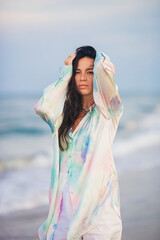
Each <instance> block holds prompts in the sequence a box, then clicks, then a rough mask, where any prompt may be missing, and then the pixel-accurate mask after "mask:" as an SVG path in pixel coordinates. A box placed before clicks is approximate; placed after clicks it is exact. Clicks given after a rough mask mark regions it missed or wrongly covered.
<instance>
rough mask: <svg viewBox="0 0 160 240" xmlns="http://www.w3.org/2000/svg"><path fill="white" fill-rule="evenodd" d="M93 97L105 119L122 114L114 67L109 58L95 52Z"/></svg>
mask: <svg viewBox="0 0 160 240" xmlns="http://www.w3.org/2000/svg"><path fill="white" fill-rule="evenodd" d="M93 72H94V79H93V96H94V100H95V103H96V104H97V106H98V108H99V109H100V111H101V112H102V114H103V115H104V116H105V118H106V119H108V120H109V119H113V118H114V117H116V116H120V115H121V114H122V112H123V104H122V101H121V98H120V95H119V93H118V86H117V84H116V82H115V66H114V64H113V63H112V62H111V60H110V58H109V56H107V55H106V54H105V53H103V52H97V53H96V58H95V62H94V69H93Z"/></svg>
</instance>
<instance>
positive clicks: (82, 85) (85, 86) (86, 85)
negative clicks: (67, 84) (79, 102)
mask: <svg viewBox="0 0 160 240" xmlns="http://www.w3.org/2000/svg"><path fill="white" fill-rule="evenodd" d="M79 86H80V87H87V86H88V85H79Z"/></svg>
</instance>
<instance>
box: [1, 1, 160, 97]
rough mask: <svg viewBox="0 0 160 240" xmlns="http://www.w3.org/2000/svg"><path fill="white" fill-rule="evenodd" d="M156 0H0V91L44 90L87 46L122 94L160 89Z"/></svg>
mask: <svg viewBox="0 0 160 240" xmlns="http://www.w3.org/2000/svg"><path fill="white" fill-rule="evenodd" d="M159 23H160V2H159V1H158V0H152V1H151V0H148V1H146V0H134V1H128V0H121V1H118V0H112V1H108V0H97V1H95V0H81V1H76V0H66V1H64V0H52V1H51V0H34V1H33V0H27V1H26V0H4V1H2V0H0V52H1V55H2V57H1V59H0V93H1V94H4V95H5V94H7V95H8V94H33V95H34V94H42V91H43V89H44V88H45V87H46V86H48V85H49V84H50V83H51V82H53V81H55V80H57V78H59V69H60V67H61V66H62V65H63V63H64V60H65V58H67V56H68V55H69V54H70V53H73V52H74V51H75V49H76V48H77V47H80V46H82V45H91V46H93V47H94V48H95V49H96V50H98V51H103V52H104V53H106V54H107V55H108V56H109V57H110V59H111V61H112V62H113V63H114V65H115V68H116V73H115V80H116V82H117V85H118V87H119V91H120V92H122V93H148V92H151V93H155V92H160V80H159V76H160V67H159V62H160V61H159V52H160V51H159V50H160V49H159V48H160V47H159V43H160V31H159Z"/></svg>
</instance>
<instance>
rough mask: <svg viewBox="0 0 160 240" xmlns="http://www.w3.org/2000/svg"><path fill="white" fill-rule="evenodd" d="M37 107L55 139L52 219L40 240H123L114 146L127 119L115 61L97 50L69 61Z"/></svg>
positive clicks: (88, 50)
mask: <svg viewBox="0 0 160 240" xmlns="http://www.w3.org/2000/svg"><path fill="white" fill-rule="evenodd" d="M64 63H65V64H64V67H63V74H62V76H61V77H60V78H59V79H58V80H57V81H56V82H54V83H52V84H51V85H49V86H48V87H47V88H46V89H45V90H44V92H43V96H42V97H41V98H40V100H39V102H38V103H37V104H36V105H35V111H36V113H37V114H39V115H40V117H41V118H42V119H43V120H45V121H46V122H47V123H48V124H49V126H50V128H51V131H52V134H53V156H54V157H53V158H54V159H53V165H52V170H51V182H50V190H49V213H48V217H47V219H46V221H45V222H44V223H43V224H42V225H41V226H40V228H39V230H38V232H39V238H40V240H53V239H54V240H62V239H63V240H64V239H67V240H80V239H83V240H94V239H96V240H97V239H100V240H103V239H105V240H119V239H121V234H122V219H121V213H120V198H119V185H118V180H117V172H116V168H115V164H114V160H113V156H112V143H113V140H114V137H115V134H116V131H117V127H118V123H119V120H120V118H121V116H122V113H123V104H122V102H121V99H120V96H119V94H118V87H117V85H116V83H115V79H114V74H115V67H114V65H113V64H112V62H111V61H110V58H109V57H108V56H107V55H106V54H104V53H103V52H98V51H96V50H95V49H94V48H93V47H91V46H82V47H80V48H77V49H76V53H75V54H70V56H69V57H68V58H67V59H66V60H65V62H64Z"/></svg>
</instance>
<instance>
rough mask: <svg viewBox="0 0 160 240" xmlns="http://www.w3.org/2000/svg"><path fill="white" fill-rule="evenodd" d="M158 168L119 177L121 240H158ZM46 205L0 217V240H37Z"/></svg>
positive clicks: (159, 229) (159, 180)
mask: <svg viewBox="0 0 160 240" xmlns="http://www.w3.org/2000/svg"><path fill="white" fill-rule="evenodd" d="M159 172H160V168H159V167H156V168H153V169H147V170H142V171H140V170H139V171H136V172H128V171H127V172H126V173H123V174H121V175H120V177H119V185H120V196H121V215H122V221H123V233H122V240H135V239H136V240H151V239H152V240H159V236H160V227H159V223H160V207H159V200H160V174H159ZM47 213H48V206H42V207H38V208H35V209H31V210H25V211H18V212H13V213H10V214H9V215H5V216H0V229H1V230H0V240H38V235H37V228H38V226H39V225H40V224H41V223H42V222H43V221H44V220H45V218H46V216H47Z"/></svg>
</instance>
